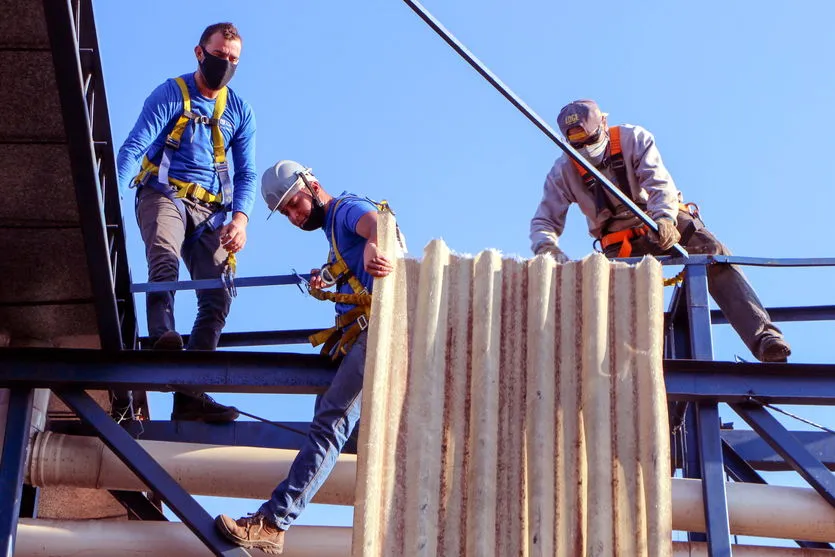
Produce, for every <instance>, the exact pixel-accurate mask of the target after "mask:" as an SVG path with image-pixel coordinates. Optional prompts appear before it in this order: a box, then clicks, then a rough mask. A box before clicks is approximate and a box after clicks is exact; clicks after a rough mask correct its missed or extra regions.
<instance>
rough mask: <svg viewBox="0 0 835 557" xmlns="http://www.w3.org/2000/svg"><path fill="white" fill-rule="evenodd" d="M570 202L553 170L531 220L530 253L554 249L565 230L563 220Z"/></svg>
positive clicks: (557, 175)
mask: <svg viewBox="0 0 835 557" xmlns="http://www.w3.org/2000/svg"><path fill="white" fill-rule="evenodd" d="M570 205H571V200H570V199H568V196H567V195H566V194H565V190H564V188H563V186H562V179H561V177H560V176H559V174H558V173H557V172H555V171H554V170H552V171H551V173H549V174H548V176H547V177H546V178H545V186H544V187H543V191H542V200H541V201H540V202H539V206H538V207H537V208H536V213H534V216H533V218H532V219H531V232H530V239H531V251H533V252H534V253H537V252H538V251H540V250H542V249H543V248H544V247H546V246H554V247H556V246H557V245H558V244H559V237H560V235H561V234H562V231H563V229H565V218H566V215H567V214H568V208H569V206H570Z"/></svg>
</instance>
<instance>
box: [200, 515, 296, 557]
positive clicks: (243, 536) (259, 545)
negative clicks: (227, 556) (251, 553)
mask: <svg viewBox="0 0 835 557" xmlns="http://www.w3.org/2000/svg"><path fill="white" fill-rule="evenodd" d="M215 527H217V529H218V531H219V532H220V533H221V534H223V535H224V536H225V537H226V538H227V539H229V540H230V541H232V542H233V543H235V544H237V545H239V546H241V547H244V548H246V549H252V548H254V549H260V550H261V551H263V552H264V553H268V554H270V555H280V554H281V552H282V551H284V530H279V529H278V526H276V525H275V524H273V523H272V522H269V521H268V520H267V517H265V516H264V515H263V514H261V513H253V514H250V515H248V516H245V517H242V518H239V519H238V520H234V519H232V518H231V517H228V516H226V515H225V514H221V515H218V517H217V518H216V519H215Z"/></svg>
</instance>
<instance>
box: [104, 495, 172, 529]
mask: <svg viewBox="0 0 835 557" xmlns="http://www.w3.org/2000/svg"><path fill="white" fill-rule="evenodd" d="M108 491H109V492H110V495H112V496H113V498H114V499H116V500H117V501H118V502H119V504H120V505H122V506H123V507H124V508H125V510H126V511H128V518H130V519H134V520H152V521H157V522H162V521H168V519H167V518H165V515H164V514H162V511H161V510H159V509H158V508H157V506H156V505H154V504H153V503H152V502H151V500H150V499H148V497H146V496H145V494H144V493H140V492H138V491H120V490H117V489H110V490H108Z"/></svg>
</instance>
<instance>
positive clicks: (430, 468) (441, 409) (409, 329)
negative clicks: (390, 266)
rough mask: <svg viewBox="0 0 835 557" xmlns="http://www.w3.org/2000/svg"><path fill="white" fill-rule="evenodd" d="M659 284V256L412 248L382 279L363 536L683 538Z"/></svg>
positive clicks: (458, 545)
mask: <svg viewBox="0 0 835 557" xmlns="http://www.w3.org/2000/svg"><path fill="white" fill-rule="evenodd" d="M383 221H384V222H383V223H382V225H381V239H380V243H381V245H382V246H383V247H384V249H386V250H387V251H388V252H389V253H392V252H393V244H394V242H395V241H396V240H395V238H394V233H393V229H392V224H391V222H389V221H390V217H388V216H387V215H384V218H383ZM662 288H663V286H662V274H661V266H660V264H659V263H658V262H657V261H655V260H654V259H645V260H644V261H642V262H640V263H639V264H637V265H626V264H624V263H611V262H609V261H608V260H607V259H606V258H604V257H603V256H602V255H593V256H591V257H588V258H586V259H584V260H582V261H577V262H571V263H568V264H565V265H558V264H556V263H555V262H554V261H553V259H551V258H550V257H544V256H540V257H537V258H535V259H531V260H527V261H526V260H520V259H516V258H502V256H501V255H500V254H499V253H498V252H496V251H489V250H488V251H484V252H481V253H479V254H478V255H476V256H475V257H466V256H459V255H455V254H453V253H451V252H450V250H449V249H448V248H447V246H446V245H445V244H444V243H443V242H442V241H440V240H435V241H433V242H431V243H430V244H429V245H428V246H427V247H426V249H425V251H424V254H423V260H422V261H421V262H417V261H414V260H408V259H399V260H398V261H397V264H396V270H395V272H394V273H393V275H391V276H390V277H387V278H385V279H382V280H379V279H378V280H377V281H376V282H375V285H374V300H373V307H372V319H371V329H370V333H369V341H368V356H367V362H366V370H365V383H364V393H363V411H362V420H361V428H362V429H361V433H360V441H361V442H360V445H361V446H360V449H359V455H358V470H357V472H358V473H357V496H356V505H355V506H356V510H355V517H354V532H353V554H354V555H355V556H363V557H376V556H386V557H393V556H401V555H409V556H415V557H417V556H426V557H434V556H436V555H442V556H450V557H453V556H455V557H458V556H463V555H467V556H473V557H476V556H477V557H487V556H496V557H505V556H508V555H522V556H526V555H531V556H539V555H548V556H553V555H565V556H571V557H577V556H582V555H589V556H591V555H595V556H607V555H613V556H614V555H618V556H624V557H626V556H629V557H635V556H651V557H664V556H669V555H672V542H671V539H672V537H671V535H672V512H671V495H670V460H669V454H670V453H669V450H670V449H669V434H668V425H667V410H666V395H665V389H664V381H663V373H662V326H663V307H662V304H663V299H662Z"/></svg>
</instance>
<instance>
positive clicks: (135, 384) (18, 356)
mask: <svg viewBox="0 0 835 557" xmlns="http://www.w3.org/2000/svg"><path fill="white" fill-rule="evenodd" d="M335 370H336V365H335V364H334V363H333V362H331V361H330V360H329V359H328V358H325V357H323V356H318V355H313V354H282V353H264V352H198V351H193V352H190V351H183V352H163V351H156V352H154V351H123V352H107V351H104V350H74V349H60V348H54V349H37V350H32V349H25V348H20V349H15V348H6V349H3V350H0V388H2V387H14V386H28V387H36V388H45V389H53V390H54V389H61V388H77V389H101V390H107V389H127V390H148V391H171V390H175V389H176V388H186V389H190V390H192V391H208V392H238V393H289V394H317V393H320V392H324V391H325V389H326V388H327V387H328V386H329V385H330V383H331V381H332V379H333V375H334V372H335Z"/></svg>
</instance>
